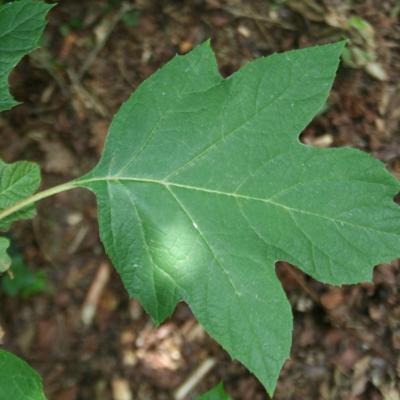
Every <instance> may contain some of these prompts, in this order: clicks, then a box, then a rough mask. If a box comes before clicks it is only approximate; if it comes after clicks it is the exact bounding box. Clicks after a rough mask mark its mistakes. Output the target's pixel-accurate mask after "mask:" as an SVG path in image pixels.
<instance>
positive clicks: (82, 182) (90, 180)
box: [75, 176, 388, 234]
mask: <svg viewBox="0 0 400 400" xmlns="http://www.w3.org/2000/svg"><path fill="white" fill-rule="evenodd" d="M110 181H114V182H118V181H129V182H136V183H148V184H153V185H160V186H164V187H165V188H167V189H170V188H180V189H186V190H195V191H198V192H203V193H210V194H215V195H220V196H227V197H233V198H235V199H242V200H248V201H258V202H262V203H264V204H268V205H273V206H275V207H279V208H282V209H284V210H285V211H287V212H295V213H300V214H306V215H310V216H313V217H318V218H322V219H326V220H328V221H331V222H333V223H335V224H336V223H340V224H345V225H349V226H353V227H356V228H361V229H367V230H373V231H378V232H380V231H379V230H378V229H374V228H372V227H368V226H363V225H358V224H355V223H352V222H349V221H344V220H341V219H336V218H332V217H329V216H327V215H323V214H318V213H315V212H312V211H307V210H302V209H299V208H293V207H289V206H287V205H285V204H282V203H279V202H277V201H274V200H271V199H270V198H262V197H254V196H249V195H245V194H240V193H231V192H224V191H220V190H216V189H208V188H204V187H198V186H191V185H185V184H182V183H177V182H169V181H164V180H157V179H148V178H133V177H126V176H103V177H98V178H88V179H82V180H77V181H75V184H76V185H77V186H86V185H87V184H90V183H94V182H110ZM382 233H386V234H388V232H382Z"/></svg>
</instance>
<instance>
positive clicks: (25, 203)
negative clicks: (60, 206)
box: [0, 181, 79, 221]
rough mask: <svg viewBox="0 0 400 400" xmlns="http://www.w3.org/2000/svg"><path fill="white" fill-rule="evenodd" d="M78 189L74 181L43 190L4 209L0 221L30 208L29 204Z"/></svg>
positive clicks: (0, 213) (0, 214)
mask: <svg viewBox="0 0 400 400" xmlns="http://www.w3.org/2000/svg"><path fill="white" fill-rule="evenodd" d="M77 187H79V185H78V184H77V182H76V181H69V182H66V183H63V184H62V185H58V186H54V187H52V188H50V189H46V190H43V191H42V192H38V193H36V194H34V195H33V196H30V197H27V198H26V199H24V200H21V201H18V202H17V203H15V204H14V205H12V206H11V207H8V208H6V209H5V210H3V211H1V212H0V221H1V220H2V219H4V218H6V217H8V216H9V215H11V214H14V213H16V212H17V211H19V210H21V209H23V208H25V207H28V206H30V205H31V204H34V203H36V202H37V201H39V200H42V199H45V198H46V197H50V196H53V194H57V193H61V192H65V191H67V190H71V189H74V188H77Z"/></svg>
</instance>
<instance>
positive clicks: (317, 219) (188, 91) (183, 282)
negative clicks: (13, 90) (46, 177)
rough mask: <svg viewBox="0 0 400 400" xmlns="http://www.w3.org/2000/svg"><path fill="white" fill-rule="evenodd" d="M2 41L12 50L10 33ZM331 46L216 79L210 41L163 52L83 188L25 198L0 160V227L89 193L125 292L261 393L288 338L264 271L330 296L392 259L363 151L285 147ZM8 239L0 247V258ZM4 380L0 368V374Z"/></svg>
mask: <svg viewBox="0 0 400 400" xmlns="http://www.w3.org/2000/svg"><path fill="white" fill-rule="evenodd" d="M17 5H18V6H17ZM39 5H40V3H37V2H32V1H28V0H25V1H20V2H18V3H15V5H14V7H22V6H24V7H25V6H26V7H28V6H34V7H39ZM42 6H43V5H42ZM5 7H6V11H4V9H0V29H1V30H2V31H3V32H6V35H7V34H8V33H9V32H11V31H12V29H15V30H16V31H18V29H19V28H20V26H21V25H15V26H10V24H8V26H7V27H6V28H5V27H4V23H5V22H4V18H3V19H2V14H3V15H4V13H5V12H6V13H7V12H8V13H10V9H11V7H10V6H5ZM7 7H9V8H7ZM47 10H48V7H47V8H45V7H42V9H41V11H40V16H41V17H40V18H39V19H40V20H41V22H42V23H43V18H44V15H45V14H46V12H47ZM27 21H28V22H27ZM24 23H29V18H27V19H26V20H25V21H24ZM1 30H0V35H1ZM37 31H38V32H39V31H40V29H38V30H37ZM3 35H4V33H3ZM8 40H9V42H8V43H9V46H17V45H18V43H19V40H20V36H19V35H17V36H16V37H15V38H14V39H11V38H9V39H8ZM2 43H3V41H2V42H1V44H0V57H1V60H2V63H1V65H8V64H7V63H8V62H9V61H8V60H7V59H6V58H4V60H5V61H4V63H3V57H5V56H4V54H8V53H7V51H6V52H5V53H4V54H3V53H2V52H1V45H2ZM344 46H345V43H344V42H339V43H334V44H329V45H324V46H317V47H312V48H307V49H303V50H295V51H290V52H286V53H282V54H274V55H272V56H269V57H265V58H259V59H257V60H255V61H252V62H250V63H248V64H246V65H245V66H244V67H242V68H241V69H240V70H239V71H238V72H236V73H235V74H233V75H232V76H230V77H229V78H227V79H223V78H222V77H221V75H220V74H219V72H218V68H217V64H216V60H215V56H214V54H213V52H212V50H211V48H210V44H209V42H206V43H204V44H202V45H200V46H198V47H197V48H195V49H194V50H193V51H192V52H190V53H188V54H187V55H185V56H177V57H175V58H174V59H172V60H171V61H170V62H168V63H167V64H166V65H165V66H164V67H163V68H162V69H160V70H159V71H157V72H156V73H155V74H153V75H152V76H151V77H150V78H149V79H147V80H146V81H145V82H143V83H142V85H141V86H140V87H139V88H138V89H137V90H136V91H135V93H134V94H133V95H132V96H131V97H130V98H129V99H128V100H127V102H126V103H124V104H123V106H122V107H121V109H120V110H119V111H118V113H117V114H116V116H115V117H114V119H113V122H112V125H111V128H110V131H109V134H108V138H107V141H106V144H105V148H104V151H103V155H102V157H101V159H100V161H99V163H98V165H97V166H96V167H95V168H94V169H93V170H92V171H90V172H89V173H87V174H86V175H84V176H83V177H80V178H77V179H75V180H73V181H71V182H67V183H64V184H62V185H60V186H57V187H53V188H50V189H47V190H44V191H41V192H36V191H37V189H38V186H39V183H40V173H39V167H38V166H36V165H35V164H33V163H29V162H26V161H20V162H17V163H14V164H6V163H3V162H1V164H0V176H1V179H0V228H2V229H3V230H5V229H8V228H9V226H10V224H11V223H12V222H14V221H16V220H20V219H24V218H31V217H33V215H34V212H35V210H34V205H35V203H36V202H38V201H39V200H41V199H44V198H46V197H49V196H52V195H55V194H57V193H60V192H63V191H66V190H71V189H75V188H86V189H89V190H91V191H92V192H93V193H94V194H95V195H96V197H97V203H98V217H99V225H100V234H101V240H102V242H103V244H104V247H105V250H106V252H107V254H108V255H109V257H110V258H111V260H112V262H113V264H114V265H115V267H116V269H117V270H118V272H119V274H120V276H121V279H122V281H123V282H124V284H125V287H126V289H127V291H128V293H129V295H130V296H132V297H135V298H137V299H139V300H140V302H141V304H142V305H143V307H144V308H145V309H146V311H147V312H148V313H149V314H150V315H151V317H152V318H153V320H154V321H155V323H157V324H160V323H162V322H163V321H164V320H165V319H166V318H167V317H168V316H169V315H171V313H172V312H173V310H174V308H175V306H176V303H177V302H179V301H185V302H186V303H187V304H188V305H189V306H190V308H191V309H192V311H193V313H194V315H195V316H196V318H197V319H198V320H199V322H200V323H201V324H202V325H203V327H204V328H205V329H206V331H207V332H208V333H209V334H210V335H211V336H212V337H214V338H215V339H216V340H217V341H218V342H219V343H220V344H221V345H222V346H223V347H224V348H225V349H226V350H227V351H228V353H229V354H230V355H231V356H232V358H235V359H238V360H239V361H241V362H242V363H243V364H244V365H245V366H246V367H247V368H248V369H249V370H250V371H252V372H253V373H254V374H255V375H256V376H257V377H258V379H259V380H260V382H261V383H262V384H263V385H264V387H265V388H266V390H267V391H268V392H269V393H270V394H272V393H273V392H274V389H275V385H276V381H277V379H278V376H279V371H280V369H281V367H282V365H283V363H284V362H285V360H286V359H287V358H288V356H289V351H290V346H291V340H292V313H291V309H290V306H289V303H288V301H287V299H286V296H285V293H284V291H283V289H282V287H281V285H280V282H279V280H278V279H277V277H276V274H275V263H276V262H277V261H278V260H285V261H288V262H290V263H292V264H294V265H297V266H298V267H299V268H301V269H302V270H303V271H304V272H306V273H307V274H309V275H311V276H312V277H314V278H315V279H318V280H320V281H322V282H326V283H330V284H335V285H340V284H344V283H355V282H360V281H370V280H371V278H372V270H373V266H374V265H376V264H377V263H379V262H389V261H391V260H392V259H394V258H396V257H397V256H398V255H399V249H400V218H399V217H400V214H399V209H398V206H397V205H396V204H395V203H394V202H393V197H394V196H395V195H396V193H397V192H398V191H399V187H400V186H399V182H398V181H397V180H396V179H395V178H394V177H392V176H391V175H390V174H389V173H388V172H387V171H386V170H385V168H384V166H383V165H382V164H381V163H380V162H378V161H377V160H375V159H373V158H372V157H371V156H369V155H368V154H365V153H363V152H361V151H358V150H355V149H350V148H342V149H317V148H312V147H309V146H306V145H304V144H302V143H300V141H299V134H300V133H301V131H302V130H303V129H304V128H305V126H306V125H307V124H308V123H309V122H310V121H311V120H312V118H313V117H314V116H315V115H316V114H317V113H318V112H319V111H320V110H321V108H322V107H323V106H324V104H325V101H326V99H327V96H328V93H329V90H330V88H331V85H332V82H333V80H334V77H335V73H336V69H337V67H338V63H339V58H340V54H341V52H342V50H343V48H344ZM3 47H4V45H3ZM31 47H32V46H31ZM6 50H7V49H6ZM15 60H16V59H13V61H12V62H10V63H9V68H8V67H7V68H6V70H5V71H9V70H10V69H11V68H12V66H14V65H15ZM4 79H5V78H4ZM4 93H5V92H4V90H3V91H1V92H0V95H1V97H0V104H4V105H5V106H6V108H9V107H10V106H11V105H13V104H14V103H13V102H12V101H11V100H10V99H9V98H8V97H7V94H8V92H7V93H6V96H5V97H4ZM3 98H4V99H5V100H3ZM4 108H5V107H3V109H4ZM7 244H8V241H7V239H5V238H1V239H0V249H1V250H2V251H1V254H0V259H1V260H7V256H6V253H5V248H6V246H7ZM6 267H7V261H3V264H2V269H3V270H4V269H6ZM6 369H7V362H4V361H3V363H1V362H0V376H1V374H3V373H6ZM218 392H220V396H219V397H218V398H221V399H223V398H224V397H223V394H222V388H218V389H216V393H218ZM221 396H222V397H221ZM32 398H35V399H36V398H40V397H33V396H32ZM206 398H207V397H206ZM208 398H214V397H211V395H209V397H208ZM225 398H226V397H225Z"/></svg>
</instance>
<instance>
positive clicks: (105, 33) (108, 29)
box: [77, 3, 132, 82]
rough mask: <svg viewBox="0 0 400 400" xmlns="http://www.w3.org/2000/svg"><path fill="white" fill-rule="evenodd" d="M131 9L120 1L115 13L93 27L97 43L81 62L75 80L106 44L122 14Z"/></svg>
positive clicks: (84, 71) (85, 70)
mask: <svg viewBox="0 0 400 400" xmlns="http://www.w3.org/2000/svg"><path fill="white" fill-rule="evenodd" d="M130 10H132V5H130V4H128V3H122V6H121V8H120V9H119V10H118V12H117V13H116V14H114V15H113V16H111V17H109V16H107V17H105V18H104V19H103V20H102V21H101V23H100V24H99V25H98V26H97V28H96V29H95V33H96V38H97V43H96V45H95V46H94V48H93V50H92V51H91V52H90V53H89V55H88V56H87V58H86V60H85V61H84V62H83V64H82V67H81V68H80V70H79V71H78V73H77V82H80V81H81V80H82V78H83V77H84V75H85V73H86V72H87V70H88V69H89V68H90V67H91V66H92V64H93V63H94V62H95V61H96V58H97V56H98V55H99V53H100V52H101V50H102V49H103V48H104V46H105V45H106V43H107V41H108V39H109V38H110V36H111V33H112V32H113V31H114V29H115V27H116V26H117V24H118V22H119V21H120V20H121V18H122V17H123V15H124V14H125V13H126V12H128V11H130Z"/></svg>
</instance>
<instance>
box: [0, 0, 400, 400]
mask: <svg viewBox="0 0 400 400" xmlns="http://www.w3.org/2000/svg"><path fill="white" fill-rule="evenodd" d="M399 16H400V3H399V2H398V1H396V0H380V1H378V0H358V1H357V0H355V1H351V0H319V1H318V0H304V1H297V0H286V1H284V0H281V1H279V0H275V1H267V0H252V1H250V0H249V1H246V0H181V1H178V0H175V1H174V0H164V1H156V0H136V1H119V0H109V1H106V0H97V1H90V0H65V1H60V4H59V5H58V6H56V7H55V8H54V9H53V10H52V11H51V12H50V15H49V26H48V28H47V30H46V33H45V37H44V40H43V47H42V49H41V50H39V51H36V52H35V53H33V54H32V55H31V56H29V57H26V58H25V59H24V60H23V62H22V63H21V64H20V65H19V66H18V68H17V69H16V70H15V72H14V73H13V74H12V79H11V83H12V91H13V93H14V94H15V96H16V97H17V98H18V99H19V100H20V101H22V102H23V104H22V105H20V106H18V107H17V108H15V109H14V110H12V111H10V112H7V113H4V114H3V115H2V116H1V117H0V132H1V135H0V154H1V158H2V159H4V160H5V161H7V162H12V161H17V160H20V159H28V160H32V161H36V162H38V163H39V164H40V165H41V166H42V171H43V187H49V186H52V185H55V184H58V183H61V182H64V181H67V180H70V179H72V178H74V177H77V176H80V175H82V174H83V173H84V172H86V171H88V170H89V169H90V168H91V167H92V166H94V165H95V163H96V161H97V160H98V158H99V155H100V153H101V149H102V147H103V143H104V138H105V135H106V132H107V129H108V126H109V124H110V121H111V118H112V116H113V114H114V113H115V112H116V111H117V110H118V107H119V106H120V105H121V103H122V102H123V101H124V100H126V99H127V97H128V96H129V94H130V93H131V92H132V91H133V90H134V89H135V88H136V87H137V86H138V85H139V84H140V83H141V82H142V81H143V80H144V79H145V78H147V77H148V76H149V75H150V74H152V73H153V72H154V71H155V70H157V68H159V67H160V66H162V65H163V64H164V63H165V62H167V61H168V60H170V59H171V57H173V56H174V55H175V54H176V53H185V52H188V51H189V50H190V49H192V48H193V47H194V46H195V45H197V44H198V43H201V42H202V41H204V40H206V39H207V38H211V39H212V46H213V48H214V50H215V52H216V55H217V58H218V62H219V67H220V71H221V73H222V74H223V75H224V76H228V75H230V74H232V73H233V72H234V71H236V70H237V69H238V68H240V66H241V65H243V64H244V63H246V62H247V61H249V60H251V59H253V58H255V57H259V56H263V55H268V54H271V53H273V52H275V51H283V50H287V49H293V48H301V47H305V46H309V45H314V44H317V43H326V42H332V41H336V40H338V39H341V38H344V37H345V38H348V39H349V40H350V42H349V46H348V50H347V52H346V54H345V57H344V61H343V63H342V66H341V67H340V70H339V73H338V77H337V80H336V82H335V86H334V89H333V91H332V93H331V95H330V98H329V101H328V103H327V105H326V108H325V110H324V111H323V112H322V113H321V114H320V115H319V116H318V117H317V118H316V119H315V120H314V121H313V122H312V123H311V124H310V126H308V127H307V129H306V131H305V132H304V133H303V135H302V141H303V142H305V143H307V144H310V145H314V146H320V147H328V146H353V147H357V148H359V149H361V150H364V151H367V152H370V153H371V154H373V155H374V156H375V157H377V158H378V159H380V160H382V161H383V162H384V163H385V164H386V166H387V168H388V169H389V170H391V171H392V172H393V173H394V174H395V175H397V176H398V177H400V125H399V121H400V79H399V78H400V17H399ZM38 212H39V215H40V218H35V219H34V220H32V221H26V222H20V223H17V224H15V226H14V229H13V231H12V234H11V235H12V239H13V250H12V251H13V254H14V259H16V260H17V259H18V257H22V258H23V260H24V261H23V262H24V263H25V264H26V265H27V266H28V268H29V269H30V270H33V271H34V270H36V271H37V270H41V271H44V274H45V275H46V277H47V283H46V290H45V291H44V292H43V293H39V294H36V295H34V296H30V297H27V296H22V295H19V296H11V295H10V293H8V292H7V291H5V290H4V288H3V289H1V288H0V305H1V306H0V344H3V345H4V346H5V347H6V348H8V349H10V350H12V351H14V352H15V353H17V354H18V355H20V356H22V357H23V358H24V359H26V360H27V361H28V362H29V363H31V364H32V365H33V366H34V367H35V368H37V369H38V370H39V372H40V373H41V374H42V376H43V378H44V383H45V388H46V393H47V395H48V398H49V400H108V399H114V400H121V399H129V397H124V396H129V393H131V396H132V397H131V398H132V399H135V400H136V399H137V400H145V399H149V400H162V399H165V400H167V399H175V398H176V391H177V390H179V389H181V390H182V387H185V385H186V384H188V382H189V383H190V381H188V379H189V377H191V376H192V375H193V374H195V376H196V377H197V378H196V379H195V384H194V385H191V386H190V391H189V393H188V394H187V396H186V397H185V398H186V399H192V398H195V396H196V395H198V394H200V393H202V392H204V391H206V390H208V389H209V388H211V387H212V386H213V385H214V384H216V383H217V382H218V381H220V380H223V381H224V382H225V386H226V389H227V391H228V392H229V393H230V394H231V395H232V397H233V398H234V399H238V400H239V399H240V400H261V399H267V398H268V397H267V396H266V394H265V391H264V390H263V388H262V386H261V385H260V384H259V383H258V381H257V380H256V378H254V377H253V376H252V375H251V374H250V373H249V372H247V371H246V370H245V369H244V368H243V367H242V366H241V365H240V364H239V363H237V362H234V361H232V360H231V359H230V358H229V356H228V355H227V354H226V353H225V352H224V350H223V349H222V348H221V347H220V346H219V345H218V344H217V343H215V342H214V341H213V340H212V339H211V338H210V337H209V336H208V335H207V334H206V333H205V332H204V331H203V329H202V328H201V327H200V326H199V325H198V324H197V322H196V320H195V319H194V317H193V316H192V314H191V312H190V310H189V309H188V307H187V306H186V305H184V304H180V305H179V306H178V307H177V309H176V312H175V313H174V315H173V316H172V318H171V319H170V320H168V321H167V322H166V323H165V324H163V325H162V326H161V327H159V328H156V327H155V326H154V324H153V323H152V322H151V320H150V319H149V317H148V316H147V315H146V314H145V313H144V312H143V310H142V308H141V306H140V305H139V304H138V303H137V302H136V301H135V300H130V299H129V298H128V296H127V294H126V292H125V290H124V288H123V285H122V283H121V281H120V279H119V277H118V274H117V273H116V272H115V271H114V269H113V268H112V266H111V265H110V262H109V260H108V259H107V257H106V256H105V254H104V251H103V247H102V245H101V243H100V240H99V237H98V226H97V219H96V204H95V198H94V196H93V195H92V194H91V193H89V192H86V191H83V190H76V191H71V192H67V193H63V194H60V195H58V196H55V197H52V198H49V199H47V200H45V201H44V202H42V203H41V204H40V205H39V210H38ZM277 268H278V271H279V275H280V278H281V280H282V283H283V285H284V288H285V290H286V292H287V294H288V297H289V300H290V303H291V304H292V306H293V312H294V325H295V329H294V334H293V348H292V353H291V358H290V360H289V361H287V363H286V364H285V366H284V368H283V370H282V373H281V376H280V379H279V382H278V387H277V390H276V395H275V396H274V399H276V400H289V399H296V400H297V399H312V400H314V399H315V400H319V399H323V400H325V399H326V400H328V399H329V400H335V399H338V400H339V399H346V400H362V399H366V400H399V399H400V390H399V386H398V384H399V378H400V289H399V288H400V269H399V262H398V261H395V262H393V263H392V264H391V265H381V266H378V267H377V268H376V269H375V274H374V283H373V284H371V283H367V284H360V285H355V286H344V287H340V288H337V287H331V286H328V285H323V284H320V283H318V282H316V281H314V280H313V279H311V278H310V277H308V276H306V275H304V274H303V273H301V272H300V271H299V270H297V269H295V268H294V267H292V266H289V265H287V264H284V263H281V264H280V265H279V266H278V267H277ZM93 305H96V307H95V308H93V307H92V306H93ZM91 307H92V308H91ZM93 310H95V311H94V313H93V314H92V313H91V312H92V311H93ZM238 318H240V314H239V313H238ZM201 368H206V370H208V373H207V374H205V375H202V374H200V375H199V372H201Z"/></svg>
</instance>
